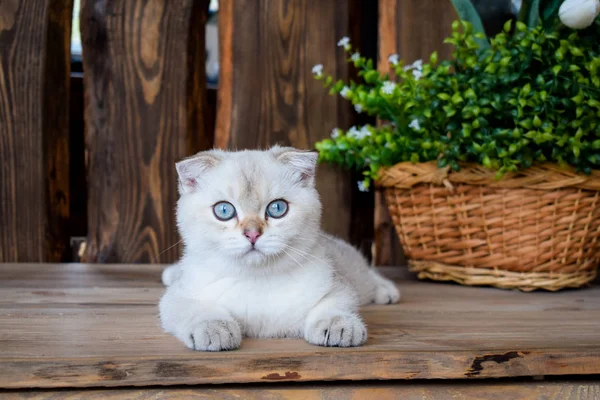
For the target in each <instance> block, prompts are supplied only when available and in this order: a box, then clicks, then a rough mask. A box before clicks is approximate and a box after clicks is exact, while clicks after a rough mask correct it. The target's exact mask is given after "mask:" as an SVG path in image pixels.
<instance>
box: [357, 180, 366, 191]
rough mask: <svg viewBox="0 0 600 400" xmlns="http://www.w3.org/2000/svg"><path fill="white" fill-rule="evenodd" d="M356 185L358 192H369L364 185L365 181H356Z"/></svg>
mask: <svg viewBox="0 0 600 400" xmlns="http://www.w3.org/2000/svg"><path fill="white" fill-rule="evenodd" d="M356 183H357V185H358V190H360V191H361V192H368V191H369V188H368V187H367V184H366V183H365V181H358V182H356Z"/></svg>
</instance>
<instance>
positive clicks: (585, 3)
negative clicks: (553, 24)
mask: <svg viewBox="0 0 600 400" xmlns="http://www.w3.org/2000/svg"><path fill="white" fill-rule="evenodd" d="M598 14H600V1H599V0H565V1H564V2H563V3H562V4H561V5H560V8H559V9H558V17H559V18H560V21H561V22H562V23H563V24H565V25H566V26H568V27H569V28H572V29H584V28H587V27H588V26H590V25H592V24H593V23H594V20H595V19H596V17H597V16H598Z"/></svg>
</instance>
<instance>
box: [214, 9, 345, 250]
mask: <svg viewBox="0 0 600 400" xmlns="http://www.w3.org/2000/svg"><path fill="white" fill-rule="evenodd" d="M352 3H353V2H348V1H346V0H332V1H327V2H323V1H319V0H309V1H294V2H288V1H283V0H239V1H236V2H222V5H221V7H220V10H219V34H220V39H221V45H220V52H219V56H220V68H221V72H220V76H219V100H218V101H219V104H218V110H217V127H216V134H215V145H216V147H220V148H231V149H244V148H265V147H268V146H271V145H273V144H276V143H279V144H284V145H293V146H295V147H298V148H303V149H308V148H312V147H313V145H314V143H315V142H316V141H317V140H320V139H322V138H324V137H326V136H328V135H329V134H330V132H331V130H332V129H333V128H334V127H336V126H338V125H339V126H342V127H347V126H348V124H349V121H350V115H351V111H350V106H349V104H348V103H347V102H346V101H344V100H343V99H341V98H340V97H339V96H337V97H335V96H330V95H329V94H328V93H327V91H326V90H325V89H323V87H322V83H321V82H318V81H316V80H314V78H313V76H312V72H311V70H312V67H313V66H314V65H316V64H324V66H325V69H326V70H327V71H331V72H332V73H334V74H335V75H337V77H338V78H347V77H348V73H349V69H348V65H347V63H346V61H345V55H344V53H343V51H342V50H341V49H339V48H337V47H336V43H337V41H338V40H339V38H341V37H342V36H345V35H348V33H349V30H350V29H349V27H350V20H349V17H348V15H349V8H350V7H351V6H352V5H351V4H352ZM234 4H235V7H234ZM317 177H318V178H317V188H318V190H319V192H320V193H321V198H322V201H323V207H324V209H325V210H327V212H326V213H325V214H324V218H323V227H324V229H325V230H326V231H328V232H330V233H333V234H335V235H337V236H340V237H343V238H348V236H349V232H350V215H351V200H352V199H351V196H350V193H351V192H350V184H352V183H351V182H349V178H348V174H346V173H344V172H341V171H340V170H338V169H336V168H333V167H331V166H329V165H321V166H320V168H319V171H318V174H317Z"/></svg>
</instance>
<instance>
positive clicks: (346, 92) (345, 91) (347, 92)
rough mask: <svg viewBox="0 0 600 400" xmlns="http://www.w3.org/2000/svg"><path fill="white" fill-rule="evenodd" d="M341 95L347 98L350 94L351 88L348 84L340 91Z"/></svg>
mask: <svg viewBox="0 0 600 400" xmlns="http://www.w3.org/2000/svg"><path fill="white" fill-rule="evenodd" d="M340 96H342V97H343V98H345V99H347V98H348V97H349V96H350V88H349V87H348V86H344V87H343V88H342V90H341V92H340Z"/></svg>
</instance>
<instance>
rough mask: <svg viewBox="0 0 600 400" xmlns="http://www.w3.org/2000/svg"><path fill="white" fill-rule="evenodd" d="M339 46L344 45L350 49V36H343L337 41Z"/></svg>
mask: <svg viewBox="0 0 600 400" xmlns="http://www.w3.org/2000/svg"><path fill="white" fill-rule="evenodd" d="M337 45H338V47H343V48H345V49H346V50H348V49H349V48H350V38H349V37H348V36H344V37H343V38H341V39H340V41H339V42H338V43H337Z"/></svg>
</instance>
